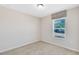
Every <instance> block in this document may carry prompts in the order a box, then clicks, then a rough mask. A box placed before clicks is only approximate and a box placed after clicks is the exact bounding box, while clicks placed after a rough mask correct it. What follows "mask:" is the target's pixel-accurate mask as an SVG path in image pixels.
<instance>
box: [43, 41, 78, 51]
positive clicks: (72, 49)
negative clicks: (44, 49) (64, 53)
mask: <svg viewBox="0 0 79 59" xmlns="http://www.w3.org/2000/svg"><path fill="white" fill-rule="evenodd" d="M42 41H43V42H46V43H49V44H53V45H56V46H59V47H62V48H65V49H68V50H71V51H74V52H79V50H78V49H74V48H69V47H64V46H63V45H62V46H61V45H58V44H56V43H53V42H50V41H45V40H42Z"/></svg>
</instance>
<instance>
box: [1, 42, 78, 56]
mask: <svg viewBox="0 0 79 59" xmlns="http://www.w3.org/2000/svg"><path fill="white" fill-rule="evenodd" d="M78 54H79V53H77V52H74V51H70V50H67V49H64V48H61V47H58V46H55V45H52V44H48V43H45V42H37V43H33V44H29V45H26V46H23V47H20V48H17V49H13V50H10V51H7V52H4V53H1V55H78Z"/></svg>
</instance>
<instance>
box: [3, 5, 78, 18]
mask: <svg viewBox="0 0 79 59" xmlns="http://www.w3.org/2000/svg"><path fill="white" fill-rule="evenodd" d="M2 6H4V7H7V8H11V9H14V10H16V11H19V12H23V13H27V14H30V15H32V16H36V17H44V16H47V15H50V14H52V13H56V12H59V11H61V10H66V9H71V8H74V7H77V6H79V5H78V4H45V6H44V8H38V7H37V6H36V4H4V5H2Z"/></svg>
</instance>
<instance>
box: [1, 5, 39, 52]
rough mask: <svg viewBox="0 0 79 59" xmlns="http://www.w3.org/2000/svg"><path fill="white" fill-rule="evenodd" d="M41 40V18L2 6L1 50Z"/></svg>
mask: <svg viewBox="0 0 79 59" xmlns="http://www.w3.org/2000/svg"><path fill="white" fill-rule="evenodd" d="M38 40H40V20H39V19H38V18H36V17H33V16H29V15H27V14H22V13H19V12H17V11H14V10H10V9H7V8H4V7H1V6H0V52H2V51H6V50H8V49H12V48H16V47H20V46H22V45H26V44H29V43H32V42H36V41H38Z"/></svg>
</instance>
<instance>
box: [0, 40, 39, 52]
mask: <svg viewBox="0 0 79 59" xmlns="http://www.w3.org/2000/svg"><path fill="white" fill-rule="evenodd" d="M38 41H39V40H34V41H30V42H27V43H24V44H22V45H19V46H15V47H11V48H7V49H3V50H0V53H3V52H6V51H9V50H12V49H16V48H19V47H22V46H25V45H28V44H32V43H35V42H38Z"/></svg>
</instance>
